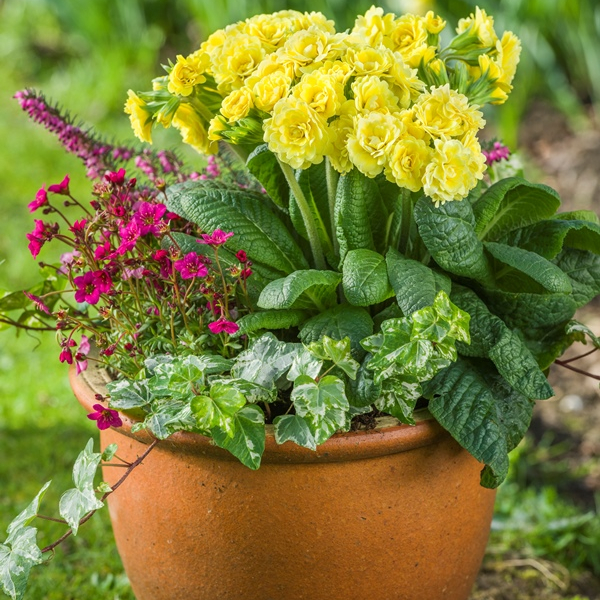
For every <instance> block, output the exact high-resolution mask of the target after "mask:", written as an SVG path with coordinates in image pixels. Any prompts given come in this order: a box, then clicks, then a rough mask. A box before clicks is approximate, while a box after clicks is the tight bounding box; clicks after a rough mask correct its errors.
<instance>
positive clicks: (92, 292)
mask: <svg viewBox="0 0 600 600" xmlns="http://www.w3.org/2000/svg"><path fill="white" fill-rule="evenodd" d="M73 283H74V284H75V286H76V287H77V290H76V291H75V300H76V301H77V302H87V303H88V304H97V303H98V300H100V294H105V293H107V292H109V291H110V289H111V288H112V279H111V278H110V275H109V274H108V273H107V272H106V271H88V272H87V273H84V274H83V275H80V276H79V277H75V279H73Z"/></svg>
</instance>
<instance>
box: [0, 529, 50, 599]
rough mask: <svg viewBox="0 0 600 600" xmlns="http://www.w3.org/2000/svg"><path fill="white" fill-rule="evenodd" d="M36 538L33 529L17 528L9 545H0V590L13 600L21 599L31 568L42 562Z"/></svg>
mask: <svg viewBox="0 0 600 600" xmlns="http://www.w3.org/2000/svg"><path fill="white" fill-rule="evenodd" d="M36 536H37V529H36V528H35V527H19V528H17V529H15V530H14V531H13V534H12V536H11V542H10V544H9V543H8V540H7V543H5V544H0V589H1V590H2V591H3V592H4V593H5V594H7V595H8V596H10V597H11V598H12V599H13V600H21V598H23V594H24V593H25V588H26V587H27V580H28V579H29V572H30V571H31V567H33V566H35V565H39V564H40V563H41V562H42V552H41V550H40V549H39V548H38V546H37V542H36Z"/></svg>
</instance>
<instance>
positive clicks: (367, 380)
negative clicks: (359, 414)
mask: <svg viewBox="0 0 600 600" xmlns="http://www.w3.org/2000/svg"><path fill="white" fill-rule="evenodd" d="M371 357H372V355H371V354H367V355H366V356H365V358H364V360H363V362H362V363H361V365H360V367H359V369H358V372H357V374H356V379H355V380H352V379H351V380H349V381H348V383H347V385H346V396H347V398H348V402H349V403H350V406H351V407H354V408H366V407H370V406H371V404H373V403H374V402H375V401H376V400H377V399H378V398H379V397H380V396H381V387H382V386H381V384H376V383H375V381H374V380H373V371H371V370H369V369H368V364H369V361H370V360H371Z"/></svg>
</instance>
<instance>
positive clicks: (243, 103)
mask: <svg viewBox="0 0 600 600" xmlns="http://www.w3.org/2000/svg"><path fill="white" fill-rule="evenodd" d="M253 107H254V100H253V94H252V90H250V89H248V88H247V87H243V88H240V89H239V90H234V91H233V92H231V93H230V94H229V96H227V97H226V98H225V99H224V100H223V103H222V104H221V114H222V115H223V116H224V117H225V118H226V119H227V122H228V123H235V122H236V121H239V120H240V119H243V118H244V117H246V116H248V113H249V112H250V109H251V108H253Z"/></svg>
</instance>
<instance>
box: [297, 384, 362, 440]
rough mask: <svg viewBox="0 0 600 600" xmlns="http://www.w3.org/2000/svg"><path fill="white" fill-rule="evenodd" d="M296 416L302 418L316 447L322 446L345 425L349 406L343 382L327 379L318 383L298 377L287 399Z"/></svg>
mask: <svg viewBox="0 0 600 600" xmlns="http://www.w3.org/2000/svg"><path fill="white" fill-rule="evenodd" d="M291 399H292V402H293V403H294V408H295V409H296V414H297V415H298V416H300V417H305V418H306V420H307V423H308V425H309V427H310V430H311V432H312V434H313V436H314V439H315V442H316V443H317V444H322V443H323V442H324V441H325V440H327V439H329V438H330V437H331V436H332V435H333V434H334V433H335V432H336V431H337V430H339V429H342V428H344V427H345V426H346V425H347V423H348V415H347V413H348V410H349V408H350V405H349V404H348V399H347V398H346V392H345V390H344V382H343V381H342V380H341V379H339V377H335V376H333V375H327V376H325V377H323V378H322V379H320V380H319V381H318V382H317V381H315V380H314V379H313V378H312V377H308V376H307V375H300V377H298V378H297V379H296V381H295V382H294V389H293V391H292V395H291Z"/></svg>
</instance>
